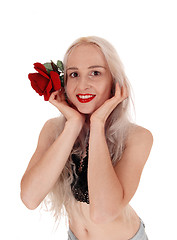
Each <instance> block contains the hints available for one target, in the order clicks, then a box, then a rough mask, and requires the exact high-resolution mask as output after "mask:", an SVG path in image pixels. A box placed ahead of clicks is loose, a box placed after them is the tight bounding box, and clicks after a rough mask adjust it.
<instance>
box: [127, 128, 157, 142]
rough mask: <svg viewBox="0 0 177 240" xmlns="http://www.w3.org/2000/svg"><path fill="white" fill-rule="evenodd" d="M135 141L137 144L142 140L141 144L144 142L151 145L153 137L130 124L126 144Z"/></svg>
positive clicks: (146, 130) (148, 132)
mask: <svg viewBox="0 0 177 240" xmlns="http://www.w3.org/2000/svg"><path fill="white" fill-rule="evenodd" d="M135 140H137V141H139V142H141V141H142V140H143V142H144V141H145V142H149V143H152V142H153V135H152V133H151V132H150V130H148V129H146V128H144V127H142V126H139V125H136V124H131V126H130V130H129V134H128V138H127V143H130V142H132V141H133V142H134V141H135Z"/></svg>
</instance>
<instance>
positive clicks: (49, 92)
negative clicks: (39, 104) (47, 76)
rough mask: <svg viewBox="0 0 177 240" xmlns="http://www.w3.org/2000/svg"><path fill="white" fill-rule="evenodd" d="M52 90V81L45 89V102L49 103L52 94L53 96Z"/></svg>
mask: <svg viewBox="0 0 177 240" xmlns="http://www.w3.org/2000/svg"><path fill="white" fill-rule="evenodd" d="M51 90H52V82H51V81H50V82H49V83H48V85H47V87H46V89H45V92H44V100H45V101H48V100H49V98H50V94H51Z"/></svg>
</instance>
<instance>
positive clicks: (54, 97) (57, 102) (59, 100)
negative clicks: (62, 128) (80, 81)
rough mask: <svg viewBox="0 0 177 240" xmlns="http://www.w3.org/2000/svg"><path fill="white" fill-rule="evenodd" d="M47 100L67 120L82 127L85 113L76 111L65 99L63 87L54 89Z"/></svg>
mask: <svg viewBox="0 0 177 240" xmlns="http://www.w3.org/2000/svg"><path fill="white" fill-rule="evenodd" d="M49 102H50V103H51V104H53V105H54V106H55V107H56V108H57V109H58V110H59V111H60V112H61V113H62V114H63V115H64V117H65V118H66V119H67V122H72V123H78V126H80V127H83V125H84V122H85V115H84V114H81V113H80V112H78V111H77V110H76V109H74V108H73V107H71V106H69V104H68V103H67V102H66V100H65V94H64V89H63V88H62V89H61V90H59V91H55V92H53V93H52V94H51V95H50V98H49Z"/></svg>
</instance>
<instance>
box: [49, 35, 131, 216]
mask: <svg viewBox="0 0 177 240" xmlns="http://www.w3.org/2000/svg"><path fill="white" fill-rule="evenodd" d="M81 44H95V45H96V46H97V47H99V48H100V49H101V51H102V53H103V54H104V56H105V59H106V61H107V63H108V66H109V69H110V72H111V74H112V78H113V84H112V90H111V93H112V96H113V95H114V92H115V84H116V83H117V82H119V85H120V86H122V85H123V84H126V86H127V89H128V95H129V97H128V98H127V99H125V100H124V101H123V102H121V103H120V104H119V105H118V106H117V107H116V108H115V109H114V110H113V112H112V113H111V114H110V116H109V118H108V119H107V122H106V126H105V135H106V140H107V144H108V148H109V152H110V156H111V159H112V164H113V166H115V164H116V163H117V161H119V160H120V158H121V156H122V153H123V151H124V149H125V145H126V138H127V135H128V132H129V129H130V126H131V115H130V114H129V112H130V102H131V101H132V96H131V86H130V83H129V81H128V79H127V77H126V75H125V72H124V67H123V64H122V62H121V60H120V58H119V56H118V54H117V52H116V50H115V49H114V47H113V46H112V45H111V44H110V43H109V42H108V41H106V40H105V39H103V38H100V37H96V36H91V37H83V38H79V39H77V40H76V41H75V42H74V43H73V44H72V45H71V46H70V47H69V48H68V50H67V52H66V54H65V56H64V61H63V63H64V68H65V81H67V79H66V65H67V59H68V56H69V55H70V53H71V51H72V49H74V48H75V47H76V46H79V45H81ZM132 103H133V101H132ZM65 121H66V120H65V118H64V117H63V124H62V127H61V129H63V128H64V124H65ZM88 131H89V126H88V125H87V124H85V125H84V127H83V129H82V130H81V133H80V135H79V136H78V138H77V139H76V142H75V144H74V147H73V149H72V151H71V154H73V153H76V154H78V155H79V156H81V155H82V153H83V149H84V148H85V147H86V137H87V136H88ZM71 154H70V156H69V158H68V161H67V163H66V165H65V167H64V169H63V171H62V173H61V174H60V176H59V178H58V180H57V182H56V184H55V185H54V187H53V189H52V190H51V192H50V193H49V194H48V198H46V199H45V203H50V204H49V206H50V210H51V211H53V213H54V217H55V219H56V220H59V219H60V217H61V215H63V213H65V210H64V209H66V212H67V216H68V217H70V213H71V212H72V209H73V207H76V200H75V198H74V196H73V194H72V192H71V187H70V185H71V183H72V181H73V172H72V166H73V163H72V159H71ZM75 174H76V173H75Z"/></svg>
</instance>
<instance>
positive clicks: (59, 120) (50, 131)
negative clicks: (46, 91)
mask: <svg viewBox="0 0 177 240" xmlns="http://www.w3.org/2000/svg"><path fill="white" fill-rule="evenodd" d="M63 127H64V117H63V116H59V117H55V118H51V119H49V120H47V121H46V122H45V124H44V126H43V128H42V130H41V133H40V135H41V137H42V138H43V137H45V138H48V139H50V140H55V139H56V138H57V137H58V136H59V134H60V133H61V131H62V130H63Z"/></svg>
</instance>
